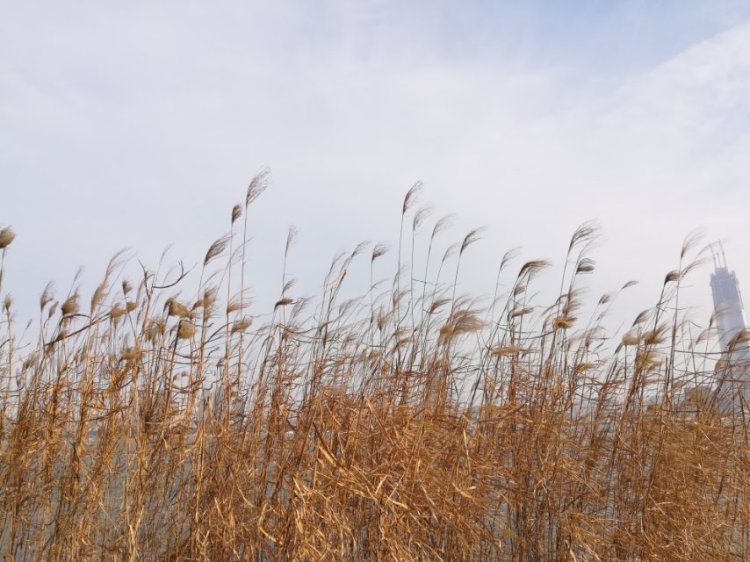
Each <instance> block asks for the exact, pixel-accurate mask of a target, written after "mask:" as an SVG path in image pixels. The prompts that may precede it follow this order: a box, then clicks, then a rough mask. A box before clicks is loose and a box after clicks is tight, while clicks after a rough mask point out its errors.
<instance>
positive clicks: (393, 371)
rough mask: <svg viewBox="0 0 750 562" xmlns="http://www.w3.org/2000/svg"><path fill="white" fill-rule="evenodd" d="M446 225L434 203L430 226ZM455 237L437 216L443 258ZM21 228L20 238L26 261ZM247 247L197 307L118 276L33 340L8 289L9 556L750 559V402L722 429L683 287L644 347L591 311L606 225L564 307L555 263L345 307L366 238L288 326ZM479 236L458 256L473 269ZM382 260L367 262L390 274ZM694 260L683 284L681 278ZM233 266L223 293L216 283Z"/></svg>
mask: <svg viewBox="0 0 750 562" xmlns="http://www.w3.org/2000/svg"><path fill="white" fill-rule="evenodd" d="M266 183H267V174H265V173H264V174H261V175H260V176H259V177H258V178H256V179H255V180H253V182H252V183H251V185H250V187H249V189H248V193H247V195H246V198H245V204H246V206H247V205H249V204H250V203H252V202H253V201H254V200H255V199H256V198H257V197H258V196H259V195H260V193H261V192H262V191H263V190H264V189H265V186H266ZM420 188H421V184H417V185H415V187H414V188H412V190H410V192H409V194H408V195H407V197H406V199H405V200H404V203H403V206H402V210H403V213H404V214H406V213H408V212H409V211H410V209H411V208H412V207H413V204H414V200H415V199H416V195H417V193H418V192H419V190H420ZM241 211H242V209H240V208H239V207H238V206H236V207H234V208H233V211H232V214H231V221H232V223H234V222H235V221H237V220H238V219H239V218H240V216H241ZM247 212H251V211H250V210H249V209H247V210H246V212H245V221H246V220H247ZM420 213H421V214H420ZM426 218H427V215H426V214H425V213H424V212H423V211H419V212H418V216H415V217H414V219H413V220H414V222H413V225H414V229H413V231H416V227H417V226H418V223H421V222H423V221H424V220H426ZM446 223H447V221H446V219H441V220H440V221H438V222H437V223H436V224H435V226H434V228H433V229H432V237H431V238H430V250H429V251H431V249H432V243H433V241H434V238H435V235H436V234H437V233H438V232H440V231H442V230H443V229H444V228H445V226H446ZM402 224H403V219H402ZM9 232H10V231H8V230H7V229H6V230H3V231H0V247H2V249H3V251H4V252H5V250H6V249H7V248H8V246H9V243H10V242H9V241H12V233H11V234H8V233H9ZM233 235H234V234H232V235H231V236H230V237H225V238H221V239H219V240H218V241H217V242H215V243H214V244H213V245H212V246H211V248H210V249H209V251H208V252H207V254H206V257H205V259H204V261H203V263H204V266H205V267H209V266H211V267H213V268H217V267H218V268H220V272H221V273H223V275H219V276H216V275H211V274H210V272H206V274H205V275H204V274H203V273H202V274H201V275H202V277H201V287H200V288H199V289H198V292H197V294H196V295H195V296H193V298H192V299H190V298H185V299H184V301H183V302H178V301H177V300H176V298H175V297H174V296H171V295H170V294H169V292H172V294H174V293H173V292H174V291H175V290H179V289H176V287H177V285H181V284H184V281H183V279H184V275H180V276H179V278H178V281H177V283H174V282H173V281H172V280H170V279H161V278H158V277H157V276H156V275H154V274H151V273H146V274H145V275H144V277H143V278H142V279H141V280H140V281H139V282H133V283H131V282H128V281H126V282H123V285H122V287H123V293H122V294H120V295H116V294H112V293H109V292H108V291H107V290H106V287H108V286H109V281H111V280H110V279H105V283H102V285H101V289H100V290H98V291H97V293H96V294H95V295H94V297H93V298H92V310H91V314H90V315H82V314H78V300H79V299H78V294H77V293H75V294H73V295H72V296H70V297H68V298H66V299H65V300H64V302H63V304H62V305H61V311H62V317H61V318H59V317H57V316H54V312H53V311H54V310H55V304H54V296H53V295H52V288H51V286H50V287H48V288H47V289H45V291H44V294H43V295H42V297H41V300H40V306H41V312H40V314H41V316H40V330H39V334H38V339H37V340H36V343H34V344H29V342H28V341H24V340H23V338H21V337H19V336H18V335H17V332H16V331H15V330H14V329H13V318H12V302H11V301H10V300H9V301H8V304H7V306H6V307H5V311H4V313H3V320H2V324H0V384H1V385H2V388H1V389H0V412H1V413H2V416H1V417H0V517H1V518H2V520H3V525H2V527H0V555H2V556H3V557H4V558H6V559H9V560H37V559H48V560H332V559H338V560H509V561H529V560H550V561H551V560H571V561H582V560H740V559H748V558H749V557H750V502H749V501H748V493H749V492H750V463H748V454H749V453H750V447H749V446H748V431H747V428H748V425H747V421H746V420H745V418H744V412H743V410H742V409H741V408H740V409H735V410H733V411H732V412H731V413H726V412H724V413H723V414H722V415H719V413H718V412H716V411H715V410H713V409H712V408H711V407H710V394H711V393H710V392H701V391H700V390H701V388H702V387H700V386H696V384H697V382H698V381H700V380H701V377H703V376H706V375H710V373H704V372H702V370H701V369H703V367H700V365H701V363H700V357H697V358H696V352H695V350H694V346H693V344H694V343H696V342H693V341H692V340H691V339H690V336H689V335H686V334H687V332H684V331H681V330H680V326H681V324H678V323H677V322H676V321H675V322H672V321H671V318H670V317H669V311H670V310H672V309H673V308H670V304H671V302H672V301H671V300H670V299H675V298H676V292H675V293H674V294H673V293H669V294H668V293H664V294H663V295H662V296H660V298H659V303H658V305H657V307H656V309H655V310H653V311H649V312H648V313H644V314H643V315H641V316H639V318H638V319H637V321H636V322H635V324H634V325H635V326H638V327H639V329H638V331H635V330H636V328H634V329H633V330H634V331H631V332H628V333H627V334H625V336H624V337H623V336H617V338H614V337H613V338H612V339H611V340H610V342H611V343H612V344H615V343H618V342H619V341H620V338H621V339H622V344H623V345H620V346H618V347H617V348H616V349H615V350H614V351H613V350H612V349H611V348H612V347H614V345H604V344H602V343H598V342H600V341H601V327H600V326H599V323H598V319H600V318H601V314H600V313H602V310H601V307H604V306H605V305H607V304H608V303H609V301H610V299H611V297H610V296H609V295H608V296H607V297H606V298H602V299H601V300H600V301H599V306H598V307H597V315H598V316H597V317H596V318H595V319H593V320H588V321H587V322H584V321H583V320H578V319H577V318H576V316H574V315H573V314H572V312H573V310H575V309H576V308H578V307H579V305H580V303H579V302H578V295H579V293H580V291H579V283H580V274H583V273H590V272H591V271H593V261H591V260H590V259H589V258H588V257H587V256H586V255H584V254H585V252H586V251H587V249H588V248H589V247H590V244H591V240H592V237H593V236H594V228H593V227H592V226H591V225H584V226H583V227H582V228H581V229H579V230H578V231H576V234H575V235H574V237H573V239H572V240H571V243H570V246H569V248H568V257H569V258H570V259H571V263H573V264H576V265H575V268H571V271H570V274H569V275H568V277H565V276H564V279H563V280H562V284H561V287H562V290H561V292H560V297H559V298H557V299H555V300H554V301H553V304H552V305H551V306H536V305H535V304H532V303H531V301H530V296H529V295H530V292H529V290H528V288H529V284H530V283H531V282H532V278H533V277H535V276H536V275H537V274H539V273H540V272H541V271H542V270H543V269H544V268H546V267H547V265H548V264H547V262H545V261H541V260H534V261H530V262H527V263H526V264H525V265H524V266H523V267H522V268H521V270H520V272H519V274H518V277H517V278H516V279H515V280H509V282H508V283H507V286H508V287H509V291H508V295H509V296H508V297H507V301H506V302H505V303H503V302H502V301H499V302H498V296H497V294H496V295H495V297H496V298H495V299H494V300H493V302H492V305H491V307H490V308H489V309H488V310H483V309H480V308H479V307H478V306H477V305H476V303H475V302H474V301H473V300H471V299H468V298H465V297H460V296H459V297H457V296H456V287H457V279H458V267H459V264H458V263H457V264H456V272H455V275H454V278H453V279H452V280H451V281H452V282H451V283H450V285H448V286H443V285H441V284H440V282H439V272H438V275H437V276H436V278H435V279H431V280H428V279H427V278H426V276H427V271H428V270H425V279H423V280H422V281H423V282H424V284H425V286H426V285H427V283H428V282H429V283H431V287H432V288H431V290H429V291H428V290H425V289H423V290H422V291H416V292H415V291H413V290H410V291H405V292H401V291H399V290H395V291H393V292H391V291H386V292H385V293H383V294H377V293H376V286H375V285H374V284H373V283H372V282H371V287H370V288H369V289H368V290H367V292H366V294H365V295H363V296H362V298H360V299H352V300H349V301H346V302H339V300H338V298H339V297H338V294H339V289H340V287H341V284H342V283H343V281H344V277H345V274H346V271H347V268H348V267H350V262H351V260H352V259H354V258H355V256H356V254H358V253H359V252H361V251H362V249H363V248H364V246H361V247H358V249H357V251H355V252H353V253H352V255H351V256H349V258H348V259H345V258H344V257H342V258H341V259H339V260H338V261H336V262H335V263H334V265H333V266H332V269H331V273H330V274H329V276H328V277H327V280H326V282H325V286H324V287H323V291H322V296H321V297H320V299H319V300H318V304H319V306H318V307H317V309H316V312H315V314H313V315H311V316H307V317H306V316H304V310H305V304H306V303H307V302H308V301H307V300H306V299H304V298H301V296H296V295H287V292H289V291H291V289H292V285H291V284H290V283H288V282H287V281H286V280H285V279H284V280H283V287H282V289H283V290H282V291H281V295H282V296H281V298H280V299H279V300H278V301H277V302H276V304H275V307H274V309H282V308H283V312H284V313H283V314H282V310H278V311H277V312H276V313H275V314H273V315H271V316H270V318H271V320H270V321H268V322H266V323H262V322H260V323H259V322H256V321H253V322H252V323H251V316H250V315H248V314H247V312H246V309H247V308H248V306H249V305H248V302H247V300H245V298H244V296H243V295H244V294H245V291H246V290H247V288H246V287H245V279H244V277H245V274H244V270H245V268H244V245H245V244H246V243H247V232H246V228H245V232H244V233H243V240H241V243H242V244H243V246H242V247H243V252H242V256H243V258H242V259H243V267H242V268H241V269H240V270H239V271H235V272H233V271H232V269H231V260H232V256H231V254H232V252H231V246H230V252H229V256H228V257H227V258H226V262H225V263H223V264H220V261H221V260H220V258H221V257H222V255H225V254H224V249H225V247H226V246H227V245H228V244H230V245H231V244H234V242H233V238H232V236H233ZM402 235H403V229H402ZM477 235H478V231H472V232H470V233H469V234H468V235H467V236H466V237H464V238H463V239H462V241H461V242H460V245H457V246H455V248H456V249H458V248H460V250H458V255H457V256H456V257H457V261H458V260H460V257H461V254H462V253H463V252H464V251H465V250H466V249H467V248H468V247H469V246H470V245H471V244H472V243H473V242H474V241H475V240H476V239H477ZM292 239H293V235H292V234H290V237H289V240H288V242H287V253H288V251H289V247H290V246H291V240H292ZM692 244H693V243H692V241H691V243H690V244H689V245H686V247H685V248H683V252H682V254H683V255H682V256H681V260H682V259H683V258H686V255H685V254H687V253H688V252H689V249H690V247H691V246H692ZM400 246H401V243H399V247H400ZM234 247H239V246H236V245H235V246H234ZM412 247H413V242H412ZM385 248H386V247H385V246H384V245H382V244H378V245H376V246H375V247H374V248H373V249H372V253H371V254H370V255H369V256H368V257H366V258H365V259H369V260H370V264H369V266H370V267H371V268H372V267H374V263H373V262H375V261H376V258H378V257H380V256H382V255H383V254H384V253H385ZM571 252H573V253H577V252H580V255H573V254H571ZM399 253H400V252H399ZM447 255H450V254H449V253H448V254H447ZM9 256H11V257H12V254H9ZM511 257H512V255H511V254H508V255H507V256H506V257H505V258H504V259H503V263H502V267H501V270H502V269H507V266H508V265H507V264H508V261H509V260H510V258H511ZM446 259H447V258H446ZM444 261H445V260H444ZM5 263H6V264H7V260H6V262H5ZM378 263H379V262H378ZM681 264H682V261H681ZM398 266H399V269H401V266H402V264H401V256H400V255H399V258H398ZM686 267H687V266H684V265H681V267H680V268H679V269H677V270H674V271H672V272H670V273H669V274H668V275H667V278H666V279H667V281H668V282H670V283H672V282H674V283H673V284H679V282H680V280H681V279H682V277H683V274H682V273H681V272H683V271H685V269H686ZM441 268H442V263H441ZM675 271H677V272H678V273H675ZM410 273H411V275H412V276H413V275H414V272H413V271H410ZM371 275H372V274H371ZM237 277H239V278H240V279H239V281H238V279H237ZM217 278H220V279H222V283H224V285H223V286H222V287H218V286H214V285H210V284H209V282H205V283H204V282H203V281H202V280H203V279H217ZM230 286H231V287H232V288H233V289H234V293H231V292H230V290H229V287H230ZM499 286H500V281H499V280H498V287H499ZM626 286H627V284H626ZM394 287H398V283H397V282H394ZM180 288H182V287H180ZM224 289H226V291H224ZM225 293H226V294H227V301H226V302H224V303H223V304H221V306H217V302H216V301H217V298H219V295H224V294H225ZM450 295H453V296H452V297H451V296H450ZM184 302H194V303H195V304H194V305H193V306H192V308H191V307H189V306H188V305H186V304H184ZM292 305H293V306H292ZM448 305H450V306H448ZM674 308H676V307H674ZM45 310H46V311H47V312H45ZM99 310H107V311H109V312H108V313H106V314H103V313H101V312H97V311H99ZM218 311H221V312H220V313H219V312H218ZM541 311H543V312H541ZM253 318H257V317H253ZM640 328H642V329H640ZM675 329H676V330H678V337H676V338H675V337H671V338H670V337H668V336H669V335H670V334H672V335H674V333H675V332H674V330H675ZM594 342H597V343H594ZM684 350H691V351H690V353H689V354H687V353H683V352H684ZM682 357H684V360H680V358H682ZM666 358H671V359H670V360H669V361H667V360H666ZM691 385H693V386H694V388H692V389H691V391H690V392H687V391H686V389H688V387H689V386H691ZM681 392H682V394H680V393H681ZM680 395H684V396H685V397H686V398H685V399H684V400H682V401H680V400H677V399H675V397H676V396H680Z"/></svg>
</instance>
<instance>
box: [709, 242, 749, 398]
mask: <svg viewBox="0 0 750 562" xmlns="http://www.w3.org/2000/svg"><path fill="white" fill-rule="evenodd" d="M713 258H714V272H713V273H712V274H711V293H712V295H713V300H714V320H715V322H716V329H717V331H718V333H719V342H720V344H721V361H720V363H719V365H718V366H717V375H718V378H719V381H718V383H719V384H718V388H717V390H718V391H719V394H720V395H721V397H722V402H726V401H727V400H731V401H734V400H735V399H736V398H738V396H739V395H741V396H742V397H743V398H744V400H745V401H748V400H749V399H750V341H748V338H747V331H746V330H747V322H746V320H745V309H744V306H743V304H742V295H741V294H740V287H739V283H738V282H737V276H736V275H735V274H734V271H730V270H729V268H728V267H727V260H726V256H725V255H724V249H723V248H722V247H721V246H719V249H718V250H714V252H713Z"/></svg>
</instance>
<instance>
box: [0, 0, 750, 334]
mask: <svg viewBox="0 0 750 562" xmlns="http://www.w3.org/2000/svg"><path fill="white" fill-rule="evenodd" d="M1 5H2V14H3V17H2V21H0V226H3V225H12V226H13V228H14V230H15V231H16V233H17V235H18V238H17V240H16V242H15V243H14V245H13V246H12V251H11V253H10V259H9V260H8V261H9V263H8V273H7V277H6V283H5V286H4V290H9V291H11V292H12V293H13V296H14V298H15V300H16V302H17V304H18V307H19V310H20V311H22V312H33V311H34V310H35V307H36V304H35V303H36V300H37V298H38V294H39V293H40V292H41V290H42V288H43V287H44V285H45V283H46V282H47V281H48V280H55V281H56V285H57V288H58V295H59V294H60V293H64V292H67V290H68V288H69V286H70V282H71V280H72V278H73V275H74V273H75V271H76V269H77V268H78V266H84V267H85V274H84V278H83V279H84V284H93V283H96V282H97V281H98V280H99V278H100V276H101V273H102V271H103V268H104V266H105V264H106V262H107V260H108V258H109V257H110V256H111V255H112V254H113V253H114V252H115V251H117V250H119V249H121V248H123V247H131V248H133V249H135V250H137V255H138V257H139V258H140V259H141V260H142V261H143V262H144V263H146V264H149V265H153V266H155V265H156V263H157V261H158V257H159V255H160V254H161V252H162V250H163V249H164V248H165V247H166V246H167V245H169V244H172V245H173V247H172V250H171V253H170V255H171V256H172V258H173V260H174V261H176V260H178V259H183V260H184V261H185V263H186V264H187V265H194V264H196V263H198V262H200V261H201V259H202V257H203V255H204V253H205V250H206V248H207V247H208V245H209V244H210V243H211V242H212V241H213V240H214V239H216V238H217V237H219V236H220V235H221V234H222V233H223V232H225V231H226V229H227V228H228V224H229V215H230V210H231V208H232V205H233V204H235V203H237V202H240V201H241V200H242V198H243V196H244V191H245V187H246V185H247V182H248V181H249V179H250V178H251V177H252V176H253V175H254V174H255V173H257V172H258V171H259V170H261V169H262V168H264V167H266V166H268V167H269V168H270V169H271V172H272V186H271V190H270V191H269V192H267V193H266V194H264V196H263V197H262V198H261V199H260V200H259V201H258V203H257V204H256V205H255V206H254V208H253V210H252V214H251V219H250V223H251V229H252V233H253V236H254V240H253V245H252V252H251V260H252V261H251V278H252V283H253V284H254V286H255V293H256V295H257V296H258V298H259V299H260V301H261V302H265V300H267V299H273V296H275V294H276V292H277V291H278V287H279V283H280V281H279V279H280V276H281V270H280V263H281V255H282V252H283V246H284V241H285V236H286V230H287V228H288V226H289V225H290V224H294V225H296V226H297V227H298V228H299V229H300V236H299V239H298V243H297V245H296V246H295V249H294V251H293V253H292V258H291V265H290V271H291V273H292V274H293V275H296V276H297V277H299V278H301V279H302V280H303V281H302V282H301V284H300V288H299V291H300V292H303V293H309V292H312V291H314V290H315V289H316V288H317V287H318V286H319V284H320V281H321V279H322V276H323V275H324V273H325V271H327V268H328V263H329V260H330V258H331V257H332V256H333V254H334V253H335V252H336V251H337V250H340V249H345V248H351V247H353V246H354V245H355V244H356V243H357V242H359V241H361V240H365V239H369V240H375V241H377V240H389V241H390V242H391V243H392V245H393V246H395V244H396V242H397V237H398V220H399V213H400V206H401V200H402V197H403V194H404V193H405V191H406V190H407V189H408V188H409V187H410V186H411V184H412V183H414V182H415V181H417V180H422V181H424V183H425V196H424V200H425V201H427V200H429V201H431V202H432V203H434V204H435V206H436V213H435V215H434V217H435V218H437V217H439V216H440V215H441V214H443V213H446V212H456V213H458V215H459V218H458V220H457V221H456V228H455V230H454V231H452V232H451V234H450V235H444V236H443V237H442V238H441V241H442V242H444V243H446V244H447V243H448V242H452V241H454V240H455V239H458V238H460V237H462V236H463V235H464V234H465V232H466V230H467V229H469V228H471V227H474V226H480V225H486V226H487V227H488V230H487V232H486V233H485V235H484V238H483V240H482V241H481V242H480V243H478V244H476V245H475V246H473V247H472V249H471V252H470V254H469V255H468V256H467V258H468V259H467V260H466V263H465V270H464V275H463V282H464V285H465V287H466V288H467V289H470V290H472V291H474V292H481V293H491V292H492V289H493V285H494V276H495V270H496V267H497V264H498V262H499V259H500V257H501V256H502V254H503V253H504V252H505V251H506V250H508V249H510V248H512V247H514V246H519V245H520V246H522V247H523V252H522V256H523V257H524V258H536V257H547V258H550V259H552V260H553V261H554V262H555V263H556V264H557V265H558V266H559V265H561V262H562V260H563V258H564V251H565V249H566V248H567V243H568V238H569V236H570V234H571V233H572V231H573V230H574V229H575V227H576V226H577V225H578V224H580V223H581V222H583V221H585V220H588V219H596V220H598V221H599V222H600V223H601V225H602V226H603V228H604V235H605V237H604V244H603V245H602V247H601V248H600V249H599V250H598V251H597V252H596V254H595V258H596V259H597V266H598V267H597V273H596V275H595V277H593V278H592V279H591V281H590V283H591V285H592V287H593V289H592V290H593V291H595V292H597V293H598V292H601V291H606V290H610V289H614V288H617V287H619V286H620V285H622V283H624V282H625V281H628V280H629V279H632V278H635V279H639V280H640V281H641V284H640V285H639V286H638V287H637V288H635V289H634V290H633V292H632V293H631V294H630V296H629V297H628V298H626V299H624V300H623V301H622V302H621V304H620V307H619V309H618V314H620V315H622V317H623V318H628V319H630V318H632V316H633V315H634V314H635V313H637V312H638V311H640V310H641V309H642V308H645V307H646V306H649V305H651V304H653V302H655V300H656V298H657V295H658V290H659V288H660V286H661V283H662V281H663V278H664V274H665V273H666V272H667V271H668V270H670V269H672V268H673V267H675V265H676V260H677V258H678V254H679V250H680V245H681V242H682V239H683V238H684V236H685V235H686V234H687V233H688V232H689V231H691V230H692V229H694V228H696V227H701V226H702V227H705V229H706V236H707V240H708V241H710V240H715V239H720V238H721V239H725V240H726V241H727V242H726V249H727V255H728V259H729V262H730V266H731V267H732V268H734V269H735V270H736V271H737V273H738V275H739V276H740V280H741V281H744V283H745V286H747V284H748V283H750V263H749V262H748V253H747V248H748V242H750V230H749V229H748V216H749V215H750V212H749V211H750V195H748V187H750V171H749V170H748V155H749V154H750V152H749V149H750V136H749V133H750V118H749V117H750V116H749V114H748V110H749V109H750V3H748V2H739V1H718V0H717V1H712V2H702V1H701V2H698V1H694V2H692V1H688V0H675V1H666V0H665V1H656V2H654V1H649V2H646V1H625V2H613V1H601V2H596V1H569V2H553V1H550V2H523V3H520V2H482V1H473V2H471V1H462V2H427V1H424V2H407V1H363V2H335V1H328V2H246V1H238V2H229V1H222V2H210V3H209V2H189V1H181V2H148V3H147V2H130V3H115V2H102V1H97V2H87V1H82V0H79V1H77V2H66V3H60V2H35V1H25V2H9V1H3V2H2V3H1ZM389 259H390V260H391V263H392V262H393V261H394V260H395V254H394V253H392V254H390V257H389ZM365 261H366V260H365ZM520 264H521V263H520V261H519V262H518V263H517V264H516V265H515V266H514V268H513V269H514V270H516V269H517V267H518V266H520ZM383 265H386V264H385V262H384V264H383ZM362 267H363V268H364V267H365V265H364V261H363V262H362ZM385 273H386V271H385V269H383V274H385ZM708 274H709V270H708V269H704V270H702V271H701V272H699V273H698V274H697V275H695V276H693V277H692V285H693V288H692V289H691V291H690V293H689V295H690V298H689V304H695V305H700V304H705V303H706V302H708V299H709V297H710V290H709V287H708ZM548 282H549V283H550V284H554V285H556V284H557V279H556V277H555V276H554V274H551V275H550V276H548ZM362 290H366V286H362ZM594 298H596V296H592V299H594ZM271 302H272V300H271ZM685 302H686V303H687V302H688V301H685ZM698 314H699V315H703V316H700V317H699V320H705V319H706V318H704V316H707V313H706V310H705V309H701V310H699V311H698Z"/></svg>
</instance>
